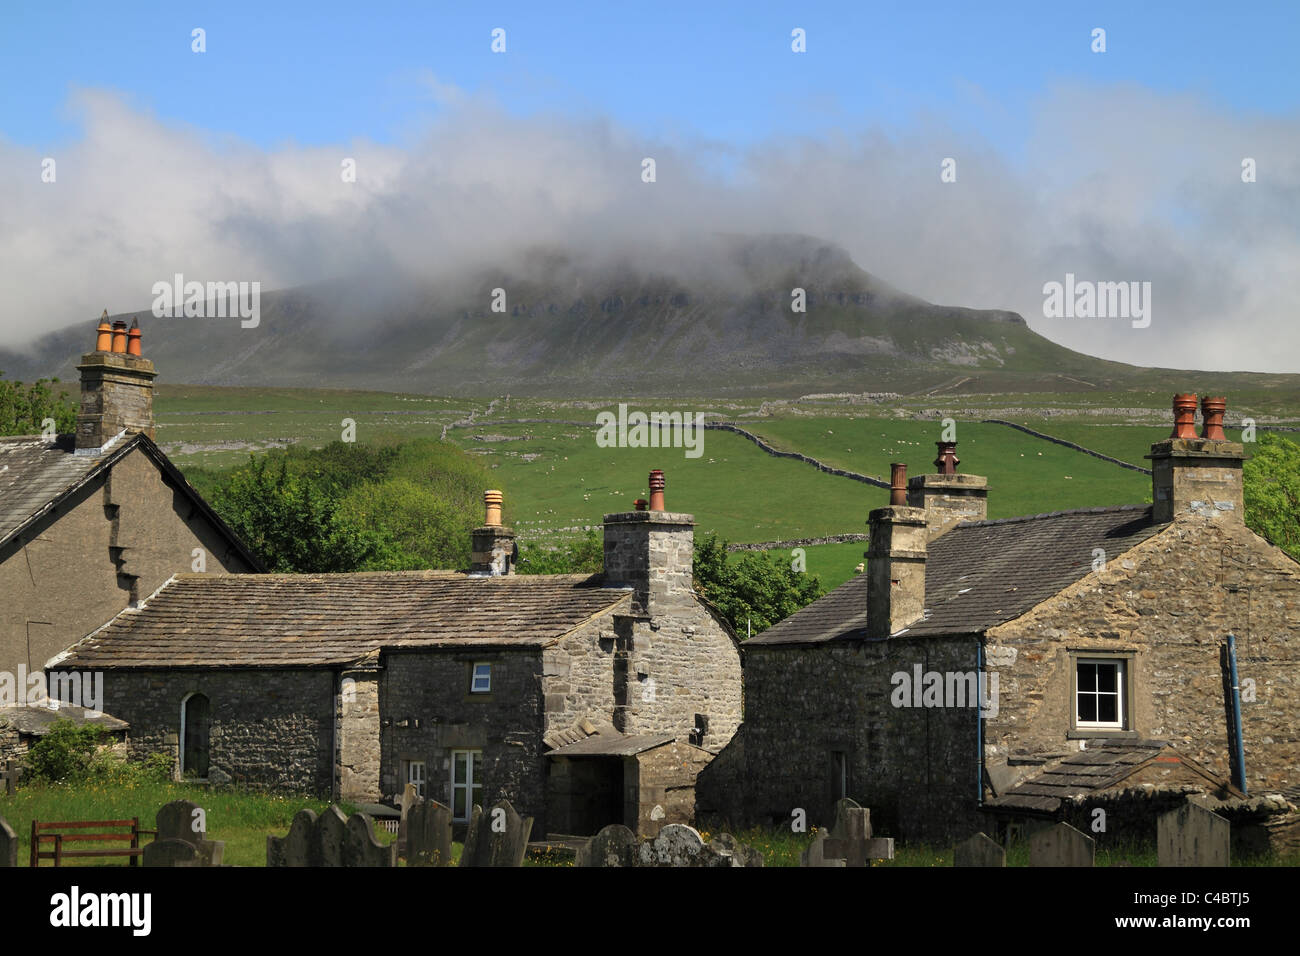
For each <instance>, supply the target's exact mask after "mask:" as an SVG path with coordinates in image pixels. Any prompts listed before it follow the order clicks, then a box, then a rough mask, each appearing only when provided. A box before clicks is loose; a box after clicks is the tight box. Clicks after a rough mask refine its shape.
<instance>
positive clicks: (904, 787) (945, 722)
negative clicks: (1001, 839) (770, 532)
mask: <svg viewBox="0 0 1300 956" xmlns="http://www.w3.org/2000/svg"><path fill="white" fill-rule="evenodd" d="M975 663H976V646H975V640H974V638H972V637H967V638H960V639H958V638H952V639H945V638H892V639H890V640H888V641H874V642H864V641H854V642H843V643H835V644H816V645H801V646H799V645H796V646H786V647H780V646H774V647H767V646H764V645H750V646H748V647H746V648H745V724H744V727H743V728H742V730H741V732H740V733H739V734H738V735H737V737H736V739H735V740H734V741H733V742H732V744H731V745H729V746H728V747H727V748H726V749H724V750H723V752H722V753H721V754H720V755H719V756H718V757H717V759H715V760H714V762H713V763H712V764H710V765H709V767H707V768H705V770H704V771H703V772H702V773H701V775H700V778H699V780H698V781H697V783H696V800H697V806H698V807H699V808H700V809H701V812H703V811H704V809H705V808H707V809H708V810H709V811H710V816H712V817H713V818H714V819H717V820H725V821H726V822H727V823H729V824H730V825H732V826H744V825H749V824H755V823H756V824H764V825H789V823H790V822H791V820H792V819H793V818H794V816H793V815H794V814H795V812H796V811H797V810H802V811H804V813H805V814H806V818H807V822H808V824H809V825H819V826H829V825H830V824H831V823H833V822H834V805H835V801H836V800H837V799H838V798H839V797H840V796H850V797H852V798H853V799H855V800H857V801H858V802H859V803H861V804H862V805H863V806H866V807H870V808H871V819H872V824H873V827H875V828H876V829H877V831H878V832H879V833H880V834H881V835H890V836H898V837H902V838H905V839H911V840H931V841H932V840H937V839H947V838H948V837H950V836H952V835H954V834H961V835H966V833H968V832H969V831H970V830H971V829H974V828H977V824H978V823H979V820H978V817H977V816H976V813H975V808H976V805H977V799H976V798H977V793H978V791H977V786H978V776H977V774H978V757H977V754H978V750H977V732H978V731H977V721H978V709H977V708H974V707H970V706H935V707H925V706H919V707H903V706H897V707H896V706H894V703H895V698H894V692H895V688H896V685H895V682H894V680H893V675H895V674H897V673H902V674H905V675H906V676H907V678H908V681H909V682H910V681H911V680H912V679H913V676H914V668H915V667H916V666H917V665H919V666H920V667H921V669H922V674H924V673H926V672H932V671H933V672H938V673H941V674H947V673H970V672H972V671H974V670H975ZM733 748H735V750H736V753H737V754H739V759H737V758H736V756H734V755H733V753H732V750H733ZM837 755H843V757H842V759H843V760H844V761H845V764H846V766H847V781H846V783H847V786H846V788H845V789H846V790H847V793H841V792H840V781H839V779H837V778H838V775H839V773H838V767H839V764H838V763H837V761H838V760H839V759H840V758H839V757H837ZM737 764H743V770H741V769H739V768H738V767H737ZM715 768H716V773H715ZM737 780H741V781H743V786H740V787H737V785H736V782H737ZM702 822H703V821H702Z"/></svg>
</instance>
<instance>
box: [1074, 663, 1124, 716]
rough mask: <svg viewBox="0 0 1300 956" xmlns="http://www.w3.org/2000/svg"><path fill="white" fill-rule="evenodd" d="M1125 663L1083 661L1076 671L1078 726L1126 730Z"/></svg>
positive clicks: (1075, 687) (1076, 665)
mask: <svg viewBox="0 0 1300 956" xmlns="http://www.w3.org/2000/svg"><path fill="white" fill-rule="evenodd" d="M1124 665H1125V662H1124V661H1123V660H1120V659H1115V658H1111V659H1105V658H1086V657H1080V658H1078V659H1076V661H1075V669H1074V674H1075V677H1074V723H1075V726H1076V727H1079V728H1098V729H1107V730H1123V729H1125V723H1124V721H1125V719H1126V716H1127V715H1126V714H1125V706H1124V697H1125V693H1126V690H1125V686H1124V676H1125V666H1124Z"/></svg>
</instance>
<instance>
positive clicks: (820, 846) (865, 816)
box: [800, 797, 894, 866]
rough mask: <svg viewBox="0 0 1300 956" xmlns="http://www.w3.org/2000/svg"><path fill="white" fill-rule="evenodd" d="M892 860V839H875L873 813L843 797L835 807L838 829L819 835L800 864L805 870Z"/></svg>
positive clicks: (834, 828)
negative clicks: (811, 867) (806, 868)
mask: <svg viewBox="0 0 1300 956" xmlns="http://www.w3.org/2000/svg"><path fill="white" fill-rule="evenodd" d="M893 858H894V840H893V838H892V837H872V835H871V811H870V810H868V809H867V808H866V807H863V806H861V805H859V804H858V802H857V801H856V800H852V799H850V798H848V797H844V798H843V799H841V800H839V801H838V802H837V803H836V804H835V825H834V826H833V827H831V829H830V831H829V832H827V831H822V832H821V833H819V834H817V837H816V838H815V839H814V840H813V842H812V843H811V844H810V845H809V847H808V849H807V850H805V851H804V852H803V854H802V856H801V857H800V860H801V864H802V865H803V866H867V865H868V861H870V860H892V859H893ZM837 861H843V862H837Z"/></svg>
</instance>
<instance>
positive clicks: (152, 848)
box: [140, 839, 203, 866]
mask: <svg viewBox="0 0 1300 956" xmlns="http://www.w3.org/2000/svg"><path fill="white" fill-rule="evenodd" d="M140 862H141V863H142V864H143V865H144V866H200V865H202V862H203V861H202V860H201V859H200V857H199V851H198V849H197V848H196V847H195V846H194V844H193V843H190V842H189V841H188V840H170V839H169V840H154V841H153V842H152V843H149V844H146V845H145V848H144V852H143V853H142V854H141V856H140Z"/></svg>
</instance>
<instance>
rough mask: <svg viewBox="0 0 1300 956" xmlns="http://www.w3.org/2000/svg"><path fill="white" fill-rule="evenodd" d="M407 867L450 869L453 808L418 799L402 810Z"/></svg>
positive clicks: (433, 801) (436, 802)
mask: <svg viewBox="0 0 1300 956" xmlns="http://www.w3.org/2000/svg"><path fill="white" fill-rule="evenodd" d="M402 821H403V822H402V825H403V827H405V829H406V864H407V866H451V808H450V807H444V806H443V805H442V804H441V803H438V801H436V800H417V801H416V802H415V803H413V804H412V805H411V806H410V807H409V808H407V809H405V810H403V811H402Z"/></svg>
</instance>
